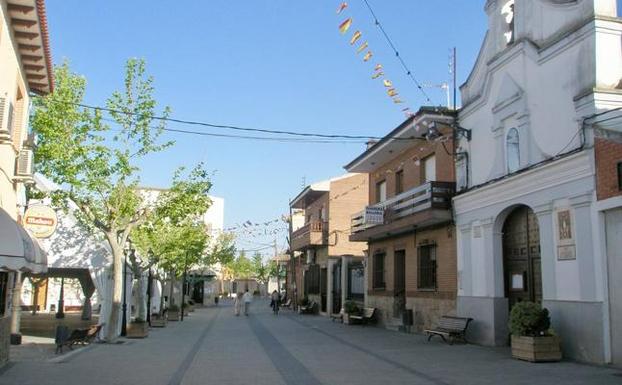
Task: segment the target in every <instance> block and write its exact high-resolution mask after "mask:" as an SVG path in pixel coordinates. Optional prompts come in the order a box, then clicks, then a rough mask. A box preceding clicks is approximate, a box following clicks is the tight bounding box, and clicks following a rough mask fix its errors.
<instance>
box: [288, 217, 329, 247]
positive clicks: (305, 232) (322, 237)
mask: <svg viewBox="0 0 622 385" xmlns="http://www.w3.org/2000/svg"><path fill="white" fill-rule="evenodd" d="M327 245H328V222H309V223H307V224H306V225H304V226H302V227H301V228H299V229H298V230H296V231H294V232H293V233H292V249H293V250H294V251H301V250H304V249H307V248H309V247H312V246H327Z"/></svg>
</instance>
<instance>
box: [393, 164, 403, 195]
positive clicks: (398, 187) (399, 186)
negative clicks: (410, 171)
mask: <svg viewBox="0 0 622 385" xmlns="http://www.w3.org/2000/svg"><path fill="white" fill-rule="evenodd" d="M403 192H404V170H400V171H398V172H396V173H395V195H397V194H401V193H403Z"/></svg>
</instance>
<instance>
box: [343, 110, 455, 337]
mask: <svg viewBox="0 0 622 385" xmlns="http://www.w3.org/2000/svg"><path fill="white" fill-rule="evenodd" d="M453 120H454V118H453V114H452V113H451V112H449V111H444V110H440V111H439V110H438V109H436V108H422V109H420V110H419V111H418V113H417V114H415V115H414V116H412V117H410V118H408V119H406V120H405V121H404V122H403V123H402V124H400V125H399V126H398V127H397V128H396V129H395V130H393V131H392V132H390V133H389V134H388V135H387V136H385V137H384V138H383V139H382V140H380V141H379V142H377V143H373V144H371V145H370V146H369V147H368V148H367V150H366V151H365V152H364V153H363V154H361V155H360V156H359V157H357V158H356V159H355V160H353V161H352V162H350V164H348V165H347V166H346V169H347V170H348V171H349V172H360V173H367V174H368V175H369V206H367V207H366V208H365V210H363V211H362V212H360V213H358V214H357V215H355V216H354V217H353V218H352V222H351V235H350V240H351V241H355V242H361V243H363V242H367V249H368V258H367V276H368V282H367V284H368V290H367V299H366V304H367V306H369V307H375V308H376V309H378V310H379V312H378V314H379V316H380V317H379V319H380V320H381V322H382V323H383V324H384V325H385V326H388V327H398V326H411V323H412V324H414V328H412V330H413V331H422V330H423V329H424V328H429V327H431V326H433V325H435V324H436V323H437V321H438V318H439V317H440V316H441V315H446V314H452V313H454V312H455V306H456V280H457V278H456V240H455V228H454V225H453V220H452V214H451V197H452V196H453V193H454V191H455V182H454V181H455V168H454V155H453V154H454V147H453V135H452V133H453V130H452V129H451V127H449V126H448V124H452V123H453ZM411 311H412V313H411ZM410 314H412V315H413V317H410ZM411 318H413V319H411Z"/></svg>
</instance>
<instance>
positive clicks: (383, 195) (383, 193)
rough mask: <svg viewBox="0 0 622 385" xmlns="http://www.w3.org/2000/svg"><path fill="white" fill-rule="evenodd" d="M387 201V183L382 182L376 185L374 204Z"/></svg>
mask: <svg viewBox="0 0 622 385" xmlns="http://www.w3.org/2000/svg"><path fill="white" fill-rule="evenodd" d="M386 200H387V181H385V180H383V181H381V182H378V183H376V203H380V202H384V201H386Z"/></svg>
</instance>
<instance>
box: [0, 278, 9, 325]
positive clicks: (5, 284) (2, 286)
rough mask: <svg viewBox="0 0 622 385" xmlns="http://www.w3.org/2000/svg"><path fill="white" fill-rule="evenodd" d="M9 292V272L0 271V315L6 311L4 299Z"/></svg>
mask: <svg viewBox="0 0 622 385" xmlns="http://www.w3.org/2000/svg"><path fill="white" fill-rule="evenodd" d="M8 293H9V273H7V272H0V317H1V316H4V314H5V313H6V299H7V296H8Z"/></svg>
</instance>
